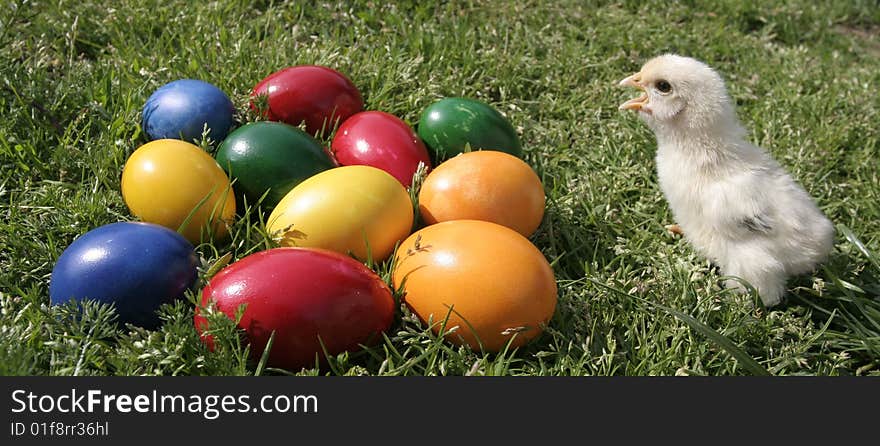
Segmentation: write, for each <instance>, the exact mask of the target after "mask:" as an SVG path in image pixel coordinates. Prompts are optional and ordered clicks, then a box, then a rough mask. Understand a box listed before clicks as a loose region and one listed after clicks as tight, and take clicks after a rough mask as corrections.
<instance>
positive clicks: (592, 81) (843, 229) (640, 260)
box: [0, 0, 880, 375]
mask: <svg viewBox="0 0 880 446" xmlns="http://www.w3.org/2000/svg"><path fill="white" fill-rule="evenodd" d="M772 3H775V4H772ZM878 35H880V8H878V7H877V6H876V3H875V2H873V1H870V0H869V1H852V2H830V1H818V2H816V1H807V0H798V1H792V2H738V1H720V2H698V1H688V2H681V3H677V2H659V1H624V2H579V1H563V2H556V1H544V0H535V1H529V2H519V1H511V2H491V1H472V2H444V3H442V4H439V5H435V4H434V3H433V2H418V3H413V4H409V3H400V4H397V5H391V4H386V3H385V2H375V1H357V2H309V1H304V2H291V4H281V3H280V2H246V1H236V0H226V1H220V2H182V1H171V2H168V1H164V2H158V1H152V0H148V1H134V0H119V1H114V2H98V1H94V0H80V1H36V2H34V1H21V0H13V1H12V3H11V7H10V6H4V7H3V8H2V9H0V169H2V174H0V293H2V298H0V309H2V312H0V374H2V375H10V374H22V375H28V374H40V375H42V374H49V375H89V374H99V375H132V374H138V375H142V374H145V375H153V374H161V375H174V374H181V375H191V374H206V375H242V374H255V373H263V374H279V373H285V372H283V371H279V370H273V369H271V368H264V367H263V366H262V365H258V364H256V363H255V362H254V361H249V360H248V359H247V358H248V352H247V347H246V346H243V345H241V344H240V343H239V342H238V338H237V333H236V331H235V330H234V326H233V324H232V323H231V322H229V323H223V321H224V319H223V318H218V319H217V320H216V322H217V324H216V332H215V333H214V335H215V338H216V339H217V340H218V348H217V350H216V351H215V352H213V353H211V352H208V351H207V349H206V348H205V347H204V346H203V345H202V344H201V342H200V341H199V339H198V336H197V335H196V333H195V331H194V329H193V326H192V312H193V308H194V302H195V300H196V296H194V295H190V296H188V299H187V300H183V301H180V302H178V303H177V304H174V305H168V306H166V307H164V308H163V309H162V314H163V317H164V319H165V321H166V322H165V324H164V325H163V327H162V328H161V329H159V330H157V331H146V330H143V329H139V328H134V327H117V326H115V325H114V324H112V323H110V322H111V321H112V320H113V317H114V316H113V313H112V310H110V309H109V308H107V307H99V306H89V307H87V308H86V310H85V311H84V313H83V314H82V315H79V313H78V312H75V311H73V309H72V308H70V307H60V308H51V307H49V299H48V284H49V277H50V273H51V271H52V267H53V265H54V262H55V260H56V259H57V258H58V256H59V255H60V254H61V252H62V251H63V249H64V248H65V247H66V246H68V245H69V244H70V243H71V242H72V241H73V240H74V239H75V238H76V237H77V236H78V235H80V234H83V233H85V232H86V231H88V230H90V229H93V228H95V227H97V226H99V225H102V224H106V223H110V222H115V221H120V220H131V219H132V217H131V215H130V214H129V213H128V210H127V208H126V207H125V204H124V202H123V201H122V197H121V193H120V187H119V181H120V175H121V170H122V167H123V165H124V163H125V160H126V158H127V156H128V154H130V153H131V151H133V150H134V149H136V148H137V147H138V146H139V145H140V144H142V143H143V142H144V139H143V136H142V134H141V131H140V128H139V117H140V109H141V107H142V105H143V103H144V101H145V100H146V98H147V96H149V94H150V93H151V92H152V91H153V90H154V89H156V88H157V87H159V86H160V85H162V84H163V83H165V82H168V81H171V80H174V79H178V78H184V77H189V78H199V79H203V80H206V81H208V82H211V83H214V84H215V85H217V86H219V87H220V88H221V89H223V90H224V91H226V92H227V93H228V94H230V96H231V97H232V98H233V101H234V102H235V104H236V106H237V108H238V110H239V112H240V113H241V114H240V116H239V118H240V119H242V120H248V119H252V118H251V117H249V116H248V115H247V114H246V113H245V112H244V110H245V109H246V104H247V96H248V93H249V91H250V88H251V87H252V86H253V85H255V84H256V82H257V81H259V80H260V79H262V78H263V77H264V76H266V75H268V74H269V73H271V72H273V71H275V70H278V69H280V68H283V67H286V66H290V65H296V64H322V65H328V66H331V67H334V68H336V69H338V70H340V71H342V72H343V73H346V74H347V75H348V76H349V77H350V78H351V79H352V80H353V82H354V83H355V84H356V85H357V86H358V87H359V88H360V90H361V91H362V93H363V95H364V98H365V102H366V108H367V109H373V110H383V111H386V112H389V113H392V114H395V115H398V116H400V117H401V118H402V119H404V120H405V121H407V122H408V123H410V124H412V125H414V124H415V123H416V121H417V119H418V116H419V114H420V112H421V111H422V109H424V107H426V106H427V105H428V104H430V103H431V102H433V101H435V100H437V99H439V98H441V97H444V96H468V97H473V98H477V99H481V100H483V101H486V102H489V103H491V104H493V105H495V106H496V107H497V108H498V109H499V110H501V111H502V112H503V113H504V114H506V116H507V117H508V118H509V119H510V121H511V122H512V123H513V124H514V127H515V128H516V129H517V131H518V132H519V133H520V136H521V140H522V143H523V148H524V151H525V154H526V155H525V158H526V160H527V161H528V162H529V163H530V164H531V165H532V166H534V167H535V169H536V170H537V171H538V173H539V175H540V177H541V179H542V180H543V182H544V185H545V187H546V192H547V211H546V216H545V219H544V222H543V224H542V225H541V228H540V229H539V231H538V233H537V234H536V235H535V236H534V237H533V238H532V239H533V241H534V243H535V244H536V245H537V246H538V247H539V248H540V249H541V250H542V251H543V252H544V254H545V255H546V256H547V258H548V259H549V260H550V261H551V262H552V265H553V267H554V270H555V273H556V277H557V280H558V284H559V304H558V307H557V312H556V315H555V316H554V318H553V320H552V321H551V323H550V326H549V327H548V329H547V330H546V331H545V333H544V334H543V335H542V336H541V337H540V338H538V339H537V340H536V341H535V342H533V343H531V344H529V345H528V346H526V347H523V348H520V349H518V350H516V351H506V352H502V353H499V354H483V353H480V352H473V351H470V350H467V349H465V348H461V347H456V346H453V345H451V344H448V343H446V342H444V341H442V340H441V339H439V338H438V337H436V336H434V335H433V334H432V333H431V332H430V331H429V330H427V329H426V328H425V327H424V326H422V325H420V324H419V322H418V320H417V319H415V318H414V317H413V315H411V314H409V313H408V312H406V311H404V310H403V309H401V311H400V312H398V315H397V316H398V317H397V319H396V321H395V323H394V325H393V327H392V329H391V330H389V331H388V333H387V334H386V338H385V339H384V342H381V343H380V344H379V345H377V346H375V347H372V348H370V349H367V350H364V351H361V352H356V353H352V354H343V355H339V356H337V357H333V358H331V361H330V365H329V367H326V368H324V369H321V370H318V369H311V370H303V371H291V372H293V373H299V374H327V373H329V374H350V375H361V374H382V375H463V374H469V375H612V374H613V375H677V374H687V375H738V374H758V373H765V372H768V373H770V374H773V375H799V374H807V375H871V374H873V375H877V374H880V298H878V296H880V254H878V253H880V177H878V167H880V163H878V155H880V147H878V123H880V112H878V110H880V95H878V93H877V90H878V88H880V45H878V43H877V42H878ZM667 51H675V52H679V53H681V54H685V55H691V56H694V57H697V58H699V59H702V60H705V61H706V62H708V63H709V64H710V65H712V66H714V67H715V68H717V69H718V70H719V71H720V72H721V73H722V74H723V76H724V77H725V79H726V80H727V81H728V84H729V89H730V92H731V95H732V96H733V97H734V98H735V100H736V102H737V104H738V111H739V114H740V117H741V118H742V120H743V122H744V123H745V124H746V126H747V127H748V128H749V129H750V131H751V139H752V140H753V141H754V142H756V143H758V144H760V145H762V146H763V147H766V148H767V149H768V150H770V151H771V152H772V153H773V155H774V156H775V157H776V158H777V159H778V160H779V161H780V162H781V163H782V164H783V165H784V166H785V167H786V168H788V169H789V171H790V172H791V173H792V174H793V175H794V176H795V177H796V178H797V179H798V180H799V181H800V182H801V183H802V184H803V185H804V186H805V188H806V189H807V190H808V191H809V192H810V193H811V194H812V195H813V196H814V197H815V199H816V201H817V202H818V204H819V205H820V207H821V208H822V209H823V210H824V211H825V212H826V213H827V214H828V216H829V217H830V218H831V219H832V220H833V221H834V222H835V223H836V224H837V225H838V229H839V231H838V237H837V240H836V247H835V251H834V253H833V256H832V258H831V259H830V260H829V262H828V263H827V264H826V265H824V267H823V268H822V269H820V270H819V271H817V272H816V274H815V275H812V276H804V277H799V278H796V279H794V280H792V281H791V282H790V283H789V287H790V295H789V298H788V304H787V305H785V306H783V307H781V308H775V309H773V310H772V311H768V310H766V309H764V308H763V307H762V306H761V305H760V301H759V299H758V298H757V297H755V296H753V295H745V296H737V295H734V294H732V293H731V292H729V291H727V290H724V289H723V288H722V287H721V286H720V285H719V282H720V280H719V276H718V273H717V271H715V270H714V269H712V268H711V266H710V265H709V263H708V262H707V261H706V260H704V259H702V258H700V257H698V256H697V255H696V254H695V253H694V252H693V251H692V249H691V248H690V247H689V246H688V245H687V244H686V243H685V242H684V241H683V240H681V239H679V238H677V237H674V236H671V235H670V234H668V233H667V232H666V231H665V230H664V226H665V225H667V224H671V223H673V221H672V217H671V214H670V212H669V210H668V208H667V206H666V203H665V201H664V199H663V197H662V194H661V192H660V191H659V189H658V187H657V184H656V176H655V174H654V165H653V154H654V150H655V144H654V140H653V136H652V135H651V133H650V132H649V130H648V129H646V128H645V126H644V125H642V124H641V123H640V122H638V120H637V119H635V117H634V116H632V115H629V114H625V113H623V112H619V111H618V110H617V105H618V104H619V103H620V102H622V101H623V100H625V99H628V96H630V95H631V94H632V93H631V92H628V91H625V90H623V89H618V88H616V83H617V81H618V80H620V79H621V78H623V77H624V76H626V75H629V74H631V73H632V72H634V71H635V70H636V69H637V68H638V67H639V66H640V65H641V63H642V62H644V61H645V60H647V59H648V58H650V57H651V56H654V55H657V54H660V53H663V52H667ZM208 149H209V150H211V149H212V148H211V147H208ZM265 217H266V215H261V214H260V213H259V212H258V211H257V210H255V209H252V212H250V213H249V214H248V215H247V216H246V217H245V218H242V219H241V220H240V221H238V222H237V223H236V224H235V227H234V228H233V231H232V232H233V234H232V238H231V240H230V241H228V242H226V243H223V244H217V245H214V246H208V245H202V246H200V247H198V252H199V254H200V261H201V266H200V272H201V274H202V280H204V278H205V276H206V273H207V272H208V270H209V269H210V268H211V266H212V265H214V264H215V263H216V262H217V261H218V259H221V258H225V259H226V260H236V259H240V258H242V257H244V256H245V255H247V254H249V253H252V252H255V251H258V250H261V249H265V248H267V247H268V246H270V244H268V243H267V242H266V237H265V235H264V232H263V230H262V226H261V224H260V222H261V220H264V219H265ZM224 256H225V257H224ZM377 268H378V269H379V270H380V272H381V273H383V274H384V275H385V276H386V277H387V269H388V265H387V264H386V265H378V266H377ZM256 356H257V357H259V354H257V355H256Z"/></svg>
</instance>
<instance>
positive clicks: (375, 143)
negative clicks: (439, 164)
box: [330, 111, 431, 187]
mask: <svg viewBox="0 0 880 446" xmlns="http://www.w3.org/2000/svg"><path fill="white" fill-rule="evenodd" d="M330 149H331V150H332V151H333V154H334V156H335V157H336V160H337V161H338V162H339V164H341V165H343V166H350V165H366V166H372V167H376V168H378V169H382V170H384V171H386V172H388V173H390V174H391V175H392V176H393V177H394V178H397V181H400V182H401V183H402V184H403V185H404V186H406V187H409V186H410V184H411V183H412V178H413V174H415V172H416V169H418V166H419V162H422V163H425V166H427V167H428V168H429V169H430V168H431V158H430V157H429V155H428V149H427V148H425V144H424V143H423V142H422V139H421V138H419V135H417V134H416V132H415V131H413V129H412V128H411V127H410V126H408V125H407V124H406V123H405V122H403V121H402V120H400V119H399V118H398V117H396V116H394V115H390V114H388V113H385V112H381V111H366V112H360V113H358V114H356V115H354V116H352V117H351V118H348V119H347V120H346V121H345V122H343V123H342V125H341V126H340V127H339V130H338V131H337V132H336V135H335V136H334V137H333V141H332V142H331V143H330Z"/></svg>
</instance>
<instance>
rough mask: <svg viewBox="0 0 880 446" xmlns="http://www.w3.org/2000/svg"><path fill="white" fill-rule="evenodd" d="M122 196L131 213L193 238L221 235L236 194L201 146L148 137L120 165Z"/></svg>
mask: <svg viewBox="0 0 880 446" xmlns="http://www.w3.org/2000/svg"><path fill="white" fill-rule="evenodd" d="M122 197H123V199H124V200H125V204H126V205H128V209H129V210H130V211H131V213H132V214H134V215H135V216H137V217H138V218H140V219H141V220H142V221H145V222H148V223H156V224H159V225H162V226H165V227H167V228H170V229H173V230H178V228H181V227H182V229H181V233H182V234H183V235H184V237H186V239H187V240H189V241H190V242H193V243H199V242H200V241H207V240H210V239H211V238H212V237H213V238H216V239H222V238H223V237H225V236H226V234H227V228H226V227H227V225H228V224H229V223H231V222H232V219H233V218H234V214H235V194H234V193H233V190H232V186H231V185H230V182H229V178H228V177H227V176H226V173H225V172H223V169H221V168H220V165H219V164H217V162H216V161H215V160H214V158H212V157H211V155H208V154H207V153H206V152H205V151H204V150H202V149H200V148H199V147H197V146H195V145H193V144H190V143H188V142H184V141H180V140H176V139H159V140H156V141H151V142H148V143H146V144H144V145H142V146H141V147H139V148H138V149H137V150H135V151H134V153H132V154H131V156H130V157H129V158H128V161H126V163H125V167H124V168H123V170H122Z"/></svg>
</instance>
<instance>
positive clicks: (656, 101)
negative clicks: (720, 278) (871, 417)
mask: <svg viewBox="0 0 880 446" xmlns="http://www.w3.org/2000/svg"><path fill="white" fill-rule="evenodd" d="M620 85H622V86H629V87H636V88H639V89H642V90H643V91H644V94H642V95H641V96H640V97H638V98H636V99H632V100H629V101H627V102H625V103H623V104H621V105H620V108H621V109H622V110H635V111H637V112H638V114H639V116H640V117H641V118H642V120H644V121H645V123H647V125H648V126H649V127H650V128H651V129H652V130H653V131H654V135H655V136H656V138H657V157H656V162H657V174H658V178H659V182H660V188H661V189H662V190H663V194H664V195H665V197H666V200H667V201H668V202H669V206H670V208H671V209H672V213H673V214H674V216H675V218H676V220H677V221H678V224H679V226H680V227H681V230H682V232H683V233H684V236H685V238H686V239H687V240H688V241H689V242H690V243H691V244H692V245H693V246H694V248H695V249H696V250H697V252H699V253H701V254H702V255H704V256H706V257H708V258H709V259H711V260H712V261H714V262H715V263H716V264H717V265H718V266H719V267H720V268H721V272H722V273H723V274H725V275H729V276H736V277H739V278H741V279H744V280H746V281H747V282H749V283H750V284H751V285H752V286H754V287H755V288H756V289H757V290H758V294H759V295H760V297H761V300H762V302H763V303H764V305H765V306H767V307H770V306H773V305H776V304H778V303H779V302H780V301H781V299H782V296H783V293H784V292H785V284H786V280H787V279H788V277H789V276H791V275H797V274H803V273H806V272H810V271H812V270H813V269H814V268H815V267H816V265H817V264H818V263H820V262H822V261H823V260H824V259H825V258H826V257H827V255H828V253H829V252H830V251H831V249H832V247H833V239H834V227H833V225H832V224H831V222H830V221H829V220H828V219H827V218H826V217H825V216H824V215H823V214H822V212H821V211H820V210H819V208H818V207H816V204H815V203H814V202H813V200H812V199H811V198H810V196H809V195H808V194H807V192H806V191H804V189H803V188H801V187H800V186H799V185H798V184H797V183H796V182H795V180H793V179H792V178H791V176H789V175H788V173H786V172H785V170H784V169H783V168H782V167H781V166H780V165H779V164H778V163H777V162H776V161H775V160H774V159H773V158H772V157H771V156H770V155H769V154H768V153H767V152H766V151H764V150H763V149H761V148H760V147H756V146H754V145H752V144H750V143H749V142H748V141H747V140H746V131H745V129H743V127H742V125H740V123H739V120H738V119H737V117H736V112H735V110H734V106H733V103H732V101H731V100H730V97H729V96H728V95H727V90H726V88H725V86H724V81H723V80H722V79H721V76H720V75H718V73H716V72H715V71H714V70H712V69H711V68H710V67H709V66H708V65H706V64H704V63H702V62H700V61H697V60H695V59H692V58H689V57H682V56H677V55H672V54H667V55H663V56H659V57H656V58H654V59H651V60H650V61H648V63H646V64H645V65H644V66H643V67H642V69H641V71H639V72H638V73H636V74H634V75H632V76H629V77H627V78H626V79H624V80H622V81H621V82H620ZM726 285H727V286H728V287H734V288H737V289H738V290H740V291H742V290H743V289H742V287H741V284H740V283H739V282H738V281H736V280H729V281H728V282H727V283H726Z"/></svg>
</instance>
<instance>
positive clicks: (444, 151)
mask: <svg viewBox="0 0 880 446" xmlns="http://www.w3.org/2000/svg"><path fill="white" fill-rule="evenodd" d="M418 133H419V136H420V137H421V138H422V140H423V141H424V142H425V145H427V146H428V149H429V150H430V151H431V152H432V155H433V156H434V157H435V160H437V161H438V162H439V161H440V160H444V159H446V158H449V157H453V156H455V155H457V154H459V153H462V152H464V151H465V147H466V146H468V145H469V146H470V148H471V149H472V150H498V151H501V152H507V153H509V154H511V155H514V156H522V147H521V146H520V143H519V137H518V136H517V135H516V131H515V130H514V129H513V126H512V125H510V122H508V120H507V119H506V118H505V117H504V116H502V115H501V113H499V112H498V110H495V108H493V107H492V106H490V105H489V104H486V103H484V102H480V101H477V100H474V99H468V98H445V99H441V100H440V101H437V102H435V103H433V104H431V105H430V106H428V107H427V108H426V109H425V110H424V111H423V112H422V115H421V117H420V118H419V125H418Z"/></svg>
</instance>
